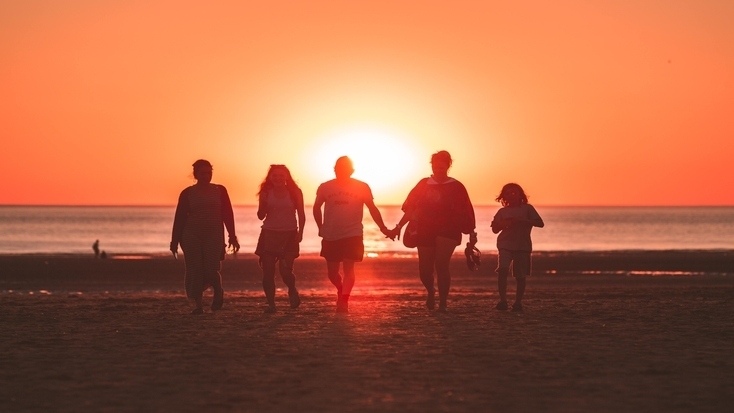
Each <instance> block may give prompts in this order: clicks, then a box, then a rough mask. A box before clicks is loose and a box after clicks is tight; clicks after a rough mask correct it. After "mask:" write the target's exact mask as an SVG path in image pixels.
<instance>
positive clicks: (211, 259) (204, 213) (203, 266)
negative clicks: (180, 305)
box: [170, 159, 240, 314]
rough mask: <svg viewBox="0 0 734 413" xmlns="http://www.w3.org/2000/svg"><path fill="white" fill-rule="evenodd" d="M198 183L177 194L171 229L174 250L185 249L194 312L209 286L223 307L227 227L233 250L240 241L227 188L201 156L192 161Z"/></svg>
mask: <svg viewBox="0 0 734 413" xmlns="http://www.w3.org/2000/svg"><path fill="white" fill-rule="evenodd" d="M193 167H194V178H195V179H196V184H194V185H192V186H189V187H188V188H185V189H184V190H183V191H181V195H180V196H179V197H178V205H177V206H176V215H175V217H174V220H173V231H172V233H171V247H170V248H171V252H172V253H173V254H174V256H176V255H177V253H178V245H179V244H180V245H181V248H182V249H183V252H184V261H185V263H186V274H185V278H184V281H185V282H184V284H185V286H186V296H187V297H188V298H189V300H191V301H193V302H194V304H195V308H194V310H193V311H192V314H203V313H204V310H203V304H202V296H203V294H204V291H205V290H207V289H208V288H209V287H211V288H212V290H213V291H214V297H213V299H212V305H211V308H212V310H213V311H216V310H219V309H221V308H222V304H223V302H224V289H223V288H222V276H221V274H220V273H219V271H220V269H221V261H222V260H223V259H224V254H225V250H226V248H225V244H224V227H226V228H227V233H228V234H229V243H228V244H229V246H230V247H232V248H233V250H234V252H237V251H239V249H240V244H239V243H238V242H237V235H236V234H235V227H234V212H233V210H232V203H231V202H230V199H229V194H228V193H227V189H226V188H225V187H224V186H223V185H217V184H213V183H211V180H212V171H213V168H212V164H211V163H209V161H206V160H204V159H199V160H197V161H196V162H194V164H193Z"/></svg>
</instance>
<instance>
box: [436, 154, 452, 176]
mask: <svg viewBox="0 0 734 413" xmlns="http://www.w3.org/2000/svg"><path fill="white" fill-rule="evenodd" d="M453 162H454V161H453V160H452V159H451V154H450V153H448V152H447V151H438V152H436V153H434V154H433V155H431V170H433V174H434V175H437V176H446V175H448V172H449V168H451V164H452V163H453Z"/></svg>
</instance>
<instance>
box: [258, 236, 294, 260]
mask: <svg viewBox="0 0 734 413" xmlns="http://www.w3.org/2000/svg"><path fill="white" fill-rule="evenodd" d="M297 237H298V231H272V230H269V229H263V230H262V231H260V238H258V240H257V248H256V249H255V254H257V255H258V256H260V257H262V256H263V255H272V256H275V257H278V259H281V260H288V259H291V260H292V259H296V257H298V255H299V252H300V249H299V246H298V238H297Z"/></svg>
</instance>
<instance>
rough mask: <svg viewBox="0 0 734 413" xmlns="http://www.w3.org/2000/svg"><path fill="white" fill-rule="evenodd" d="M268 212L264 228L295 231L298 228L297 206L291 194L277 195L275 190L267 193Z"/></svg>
mask: <svg viewBox="0 0 734 413" xmlns="http://www.w3.org/2000/svg"><path fill="white" fill-rule="evenodd" d="M267 197H268V198H267V202H268V214H267V215H266V216H265V220H264V221H263V226H262V227H263V228H264V229H269V230H272V231H295V230H297V229H298V223H297V222H296V207H295V205H294V204H293V200H291V197H290V194H288V193H286V194H285V196H282V197H279V196H276V195H275V193H273V191H270V192H269V193H268V195H267Z"/></svg>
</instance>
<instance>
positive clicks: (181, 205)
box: [171, 189, 189, 243]
mask: <svg viewBox="0 0 734 413" xmlns="http://www.w3.org/2000/svg"><path fill="white" fill-rule="evenodd" d="M186 194H187V192H186V190H185V189H184V190H183V191H181V195H179V196H178V204H177V205H176V214H175V215H174V217H173V230H172V231H171V242H175V243H180V242H181V239H182V238H183V230H184V227H185V226H186V219H187V218H188V216H189V202H188V196H187V195H186Z"/></svg>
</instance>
